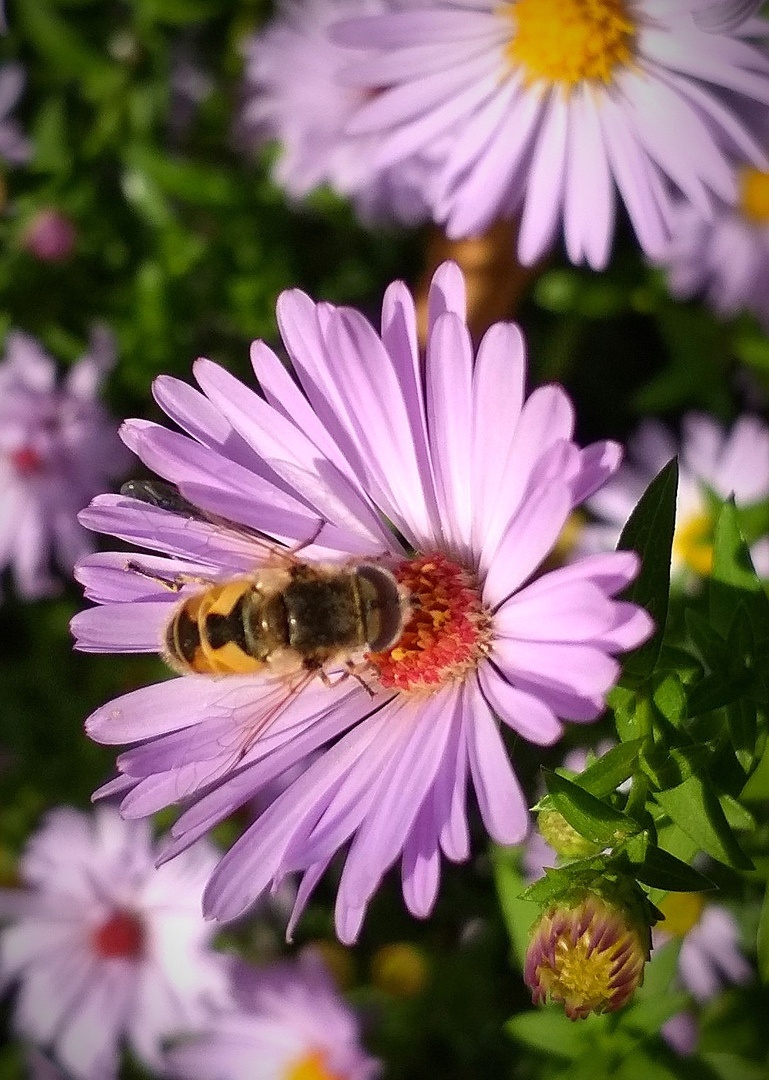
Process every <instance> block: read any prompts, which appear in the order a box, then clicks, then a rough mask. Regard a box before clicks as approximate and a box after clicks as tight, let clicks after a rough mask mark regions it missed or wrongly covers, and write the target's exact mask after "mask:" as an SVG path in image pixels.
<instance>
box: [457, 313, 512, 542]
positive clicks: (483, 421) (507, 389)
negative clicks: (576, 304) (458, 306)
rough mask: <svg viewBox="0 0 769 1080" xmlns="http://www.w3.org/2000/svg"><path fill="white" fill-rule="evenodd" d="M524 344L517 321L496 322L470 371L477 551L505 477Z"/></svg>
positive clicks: (473, 523) (485, 337) (474, 532)
mask: <svg viewBox="0 0 769 1080" xmlns="http://www.w3.org/2000/svg"><path fill="white" fill-rule="evenodd" d="M524 377H525V348H524V343H523V336H522V334H521V331H520V330H519V328H518V327H517V326H516V325H515V323H496V324H495V325H494V326H492V327H491V328H490V329H489V330H488V331H487V332H486V334H485V335H484V337H483V339H482V341H481V344H480V346H479V348H478V358H477V360H476V363H475V369H474V371H473V387H472V402H473V435H472V444H471V448H470V461H471V469H472V473H471V488H472V492H473V522H472V526H473V548H474V549H475V550H476V551H478V550H480V548H481V546H482V542H483V538H484V536H485V535H486V528H485V526H486V522H487V521H488V520H489V519H490V517H491V515H492V512H493V510H494V508H495V507H496V506H497V503H498V500H499V498H500V493H501V492H502V490H503V486H504V483H505V480H506V476H505V466H506V464H507V460H508V456H509V454H510V447H511V444H512V441H513V435H514V432H515V429H516V425H517V423H518V417H519V416H520V412H521V407H522V404H523V393H524Z"/></svg>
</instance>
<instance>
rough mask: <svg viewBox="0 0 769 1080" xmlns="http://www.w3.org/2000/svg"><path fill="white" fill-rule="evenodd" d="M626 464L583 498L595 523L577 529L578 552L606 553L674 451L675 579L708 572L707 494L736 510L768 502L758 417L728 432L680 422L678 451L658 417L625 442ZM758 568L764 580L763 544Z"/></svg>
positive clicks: (693, 419)
mask: <svg viewBox="0 0 769 1080" xmlns="http://www.w3.org/2000/svg"><path fill="white" fill-rule="evenodd" d="M628 450H629V455H628V456H629V461H628V463H627V464H624V465H623V466H622V467H621V468H620V469H619V471H618V472H617V474H616V475H615V476H614V477H613V478H612V480H611V481H610V482H609V483H608V484H606V485H605V486H604V487H603V489H602V490H601V491H599V492H597V493H596V494H595V495H593V496H592V497H591V498H590V499H589V500H588V506H589V508H590V510H592V512H593V513H594V514H595V515H596V516H597V517H598V518H599V519H600V523H599V524H595V525H588V526H586V527H585V528H584V529H583V530H582V534H581V536H580V539H579V542H578V550H581V551H583V552H584V551H605V550H611V549H612V548H613V547H614V545H615V544H616V541H617V538H618V536H619V534H620V531H621V528H622V526H623V525H624V524H625V522H626V521H627V519H628V517H629V516H630V513H631V511H632V509H633V507H634V506H635V505H636V503H637V502H638V500H639V499H640V497H641V495H642V494H643V492H644V490H645V489H646V487H647V486H648V484H649V482H650V481H651V479H652V478H653V477H654V476H655V475H656V474H657V473H658V472H659V470H660V469H661V468H662V467H663V465H666V464H667V462H668V461H670V459H671V458H672V457H674V456H675V454H680V474H679V484H678V504H677V508H676V529H675V536H674V538H673V554H672V571H673V573H674V574H682V573H688V574H692V573H693V574H695V575H707V574H709V573H710V570H711V568H712V565H713V525H714V522H713V520H712V512H711V509H710V507H709V505H708V501H707V492H708V491H711V492H713V493H714V494H715V495H717V496H718V497H719V498H722V499H725V498H728V497H729V496H730V495H732V494H733V495H734V497H735V501H736V503H737V505H738V506H750V505H751V504H753V503H757V502H761V501H763V500H764V499H767V498H769V427H767V425H766V424H765V423H764V422H763V421H762V420H759V419H758V417H755V416H742V417H740V418H739V419H738V420H737V421H736V423H735V424H734V426H733V427H732V428H731V430H730V431H729V432H726V431H725V430H724V429H723V428H722V427H721V425H720V424H719V423H718V422H717V421H716V420H714V419H713V418H712V417H710V416H706V415H702V414H698V413H690V414H689V415H687V416H685V417H684V420H683V431H682V437H681V444H680V446H679V445H678V444H677V443H676V440H675V439H674V437H673V435H672V434H671V432H670V431H668V429H667V428H665V427H664V425H662V424H661V423H659V422H658V421H656V420H644V421H643V422H642V423H641V424H640V426H639V428H638V430H637V432H636V434H635V435H634V436H633V438H632V439H631V441H630V443H629V445H628ZM751 554H752V556H753V561H754V563H755V566H756V569H757V571H758V573H759V574H761V575H762V576H769V543H767V542H766V541H760V542H759V543H757V544H754V545H753V547H752V549H751Z"/></svg>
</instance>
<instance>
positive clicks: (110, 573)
mask: <svg viewBox="0 0 769 1080" xmlns="http://www.w3.org/2000/svg"><path fill="white" fill-rule="evenodd" d="M132 561H134V560H132V559H131V557H130V555H129V554H128V552H125V551H99V552H96V554H94V555H89V556H87V558H85V559H83V560H82V561H81V562H80V563H79V564H78V565H77V566H76V567H75V580H76V581H79V582H80V584H81V585H82V586H83V591H84V593H85V596H86V597H87V598H88V599H89V600H93V601H95V602H96V603H99V604H109V603H113V602H116V603H128V602H131V601H135V600H160V599H161V598H163V599H165V600H166V602H167V603H169V604H170V605H172V606H173V605H175V604H178V603H179V600H180V598H181V597H183V596H184V595H185V589H186V591H187V592H190V591H199V590H200V585H198V586H185V588H183V589H181V590H180V591H179V592H178V593H174V594H170V593H169V590H168V586H167V585H164V584H163V582H164V581H171V580H173V579H174V578H175V577H176V576H177V575H179V574H183V575H187V576H190V577H199V578H200V579H201V580H203V581H206V580H208V581H213V580H215V579H216V578H218V577H219V576H220V575H219V574H218V573H217V572H216V571H214V570H213V569H212V568H211V567H210V566H205V565H204V564H203V563H196V562H188V561H184V560H181V559H173V560H172V559H167V558H164V557H163V556H158V555H145V554H142V556H141V559H140V561H141V566H142V569H144V570H146V571H148V572H149V573H150V574H153V573H154V574H157V575H158V577H159V578H160V579H161V580H155V579H154V578H152V577H148V576H147V574H139V573H136V572H135V571H133V570H131V569H129V568H128V564H129V563H130V562H132ZM169 610H170V609H169Z"/></svg>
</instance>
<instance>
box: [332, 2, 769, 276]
mask: <svg viewBox="0 0 769 1080" xmlns="http://www.w3.org/2000/svg"><path fill="white" fill-rule="evenodd" d="M691 8H692V4H691V0H667V2H665V3H657V2H654V0H598V2H597V3H591V4H589V5H588V4H582V3H579V4H578V3H576V2H574V0H517V2H515V3H502V4H500V3H497V0H465V2H460V3H457V2H456V0H422V2H420V3H416V4H410V5H409V6H408V8H407V9H404V10H396V11H391V12H389V13H387V14H383V15H380V16H370V17H366V18H359V19H355V20H350V21H342V22H340V24H339V25H338V26H336V27H335V28H334V30H333V35H334V38H335V40H336V41H337V42H339V43H340V44H344V45H346V46H349V47H351V49H355V50H364V51H363V55H362V56H361V55H360V53H358V54H357V55H356V53H354V52H352V51H351V52H350V61H349V63H348V66H347V69H346V72H345V77H346V80H347V81H348V83H349V85H350V86H351V87H353V88H355V89H357V90H358V91H359V92H368V93H369V94H370V95H371V100H370V101H368V102H367V103H365V104H364V105H363V106H362V107H361V108H360V109H359V110H358V112H357V113H356V115H355V116H354V117H353V119H352V120H351V122H350V124H349V125H348V128H347V130H348V132H349V133H350V134H354V135H358V136H372V137H376V139H377V141H378V148H377V151H376V153H375V154H374V158H373V162H372V167H374V168H391V167H393V166H395V165H397V164H398V163H401V164H403V163H408V162H409V161H410V160H412V158H413V156H414V155H415V154H425V152H432V153H437V151H438V149H439V147H440V149H441V157H440V160H439V162H438V164H437V165H436V168H435V170H434V177H433V180H432V182H431V184H430V186H429V198H430V204H431V208H432V212H433V216H434V217H435V219H436V220H437V221H438V222H441V223H443V224H444V225H445V227H446V230H447V232H448V235H449V236H450V237H452V238H457V237H463V236H471V235H474V234H477V233H480V232H482V231H483V230H484V229H486V228H487V227H488V226H489V225H490V224H491V223H492V222H493V221H495V220H496V219H498V218H500V217H511V216H513V215H516V214H518V213H520V214H521V223H520V230H519V239H518V255H519V258H520V259H521V261H522V262H523V263H525V264H530V263H533V262H534V261H536V260H537V259H538V258H539V257H540V256H542V255H543V254H545V253H546V252H547V250H548V249H549V248H550V246H551V245H552V243H553V242H554V240H555V238H556V235H557V233H558V232H559V231H560V228H561V226H562V227H563V233H564V238H565V242H566V250H567V253H568V256H569V258H570V259H571V260H572V262H575V263H578V262H582V261H586V262H587V263H589V265H590V266H592V267H593V268H595V269H601V268H602V267H604V266H605V265H606V263H607V261H608V258H609V252H610V248H611V242H612V236H613V232H614V217H615V209H616V208H615V202H616V195H615V187H616V189H618V191H619V195H620V197H621V200H622V202H623V203H624V205H625V208H626V209H627V212H628V214H629V216H630V219H631V221H632V224H633V227H634V229H635V232H636V235H637V237H638V240H639V243H640V244H641V247H642V248H643V250H644V251H645V252H647V253H648V254H650V255H652V256H654V255H659V254H660V253H661V252H662V250H663V249H664V246H665V244H666V241H667V239H668V238H669V236H670V234H671V232H672V230H673V227H674V224H675V217H676V214H677V212H678V208H677V203H676V200H675V199H674V197H673V190H674V189H677V190H680V191H681V193H682V194H683V196H684V198H685V199H686V200H687V201H689V202H690V203H691V204H692V205H693V206H695V207H696V208H697V209H698V210H699V211H700V212H701V213H702V214H704V215H708V214H710V213H711V211H712V207H713V203H714V198H722V199H726V200H728V199H730V198H731V197H732V196H733V195H734V192H735V178H734V174H733V170H732V168H731V164H730V155H729V154H728V153H727V152H726V150H725V145H726V144H728V145H729V146H730V147H731V146H734V147H737V148H739V150H740V152H741V153H742V154H743V155H744V156H745V157H746V158H747V159H748V160H750V161H751V162H753V163H754V164H755V165H757V166H758V167H765V164H766V158H765V157H764V155H763V151H762V149H761V148H760V147H759V146H758V145H757V144H756V142H755V140H754V139H753V137H752V135H751V133H750V131H749V129H748V127H747V126H746V125H745V124H743V123H742V121H741V120H740V119H739V117H738V116H737V114H736V112H735V111H734V110H733V108H732V107H731V106H730V105H728V104H727V102H726V101H725V96H724V95H722V94H721V93H720V91H722V90H729V91H735V92H736V93H737V94H738V95H741V97H742V98H744V99H747V100H756V101H759V102H761V103H763V104H766V103H769V59H768V58H767V57H766V56H765V55H764V54H762V53H761V52H759V51H758V49H756V48H754V47H753V46H752V45H750V44H749V43H747V42H746V41H743V40H742V39H741V37H740V35H741V34H742V33H743V31H742V29H740V31H739V32H737V31H734V33H733V34H732V36H726V35H725V34H724V33H720V34H712V33H705V32H703V31H701V30H700V29H698V27H697V26H696V24H695V22H694V19H693V18H692V11H691ZM753 29H754V30H755V27H754V28H753Z"/></svg>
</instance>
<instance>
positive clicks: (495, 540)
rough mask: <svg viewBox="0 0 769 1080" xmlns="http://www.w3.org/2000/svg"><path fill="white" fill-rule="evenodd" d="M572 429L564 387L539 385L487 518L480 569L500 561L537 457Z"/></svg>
mask: <svg viewBox="0 0 769 1080" xmlns="http://www.w3.org/2000/svg"><path fill="white" fill-rule="evenodd" d="M573 432H574V409H573V406H572V405H571V402H570V401H569V399H568V398H567V396H566V394H565V393H564V391H563V389H562V387H560V386H541V387H538V388H537V389H536V390H535V391H534V393H533V394H531V395H530V396H529V397H528V399H527V400H526V403H525V404H524V406H523V408H522V409H521V413H520V416H519V418H518V423H517V424H516V425H515V433H514V435H513V439H512V441H511V443H510V448H509V451H508V455H507V458H506V459H505V463H504V470H503V472H504V476H505V480H506V483H505V486H504V488H503V489H501V490H500V492H499V498H498V499H497V500H496V505H495V507H494V509H493V512H492V513H491V515H490V516H489V517H488V518H487V520H486V521H485V522H484V527H483V536H484V543H483V550H482V552H481V554H480V559H479V564H480V569H481V572H483V571H486V570H487V569H488V568H489V567H490V566H491V564H492V562H494V561H496V562H497V564H499V561H500V560H499V557H498V548H499V545H500V542H501V541H502V537H503V535H504V533H505V531H506V530H507V529H508V528H509V525H510V521H511V519H512V518H513V517H514V516H515V514H516V513H517V511H518V510H519V508H521V509H522V510H523V507H522V501H523V500H524V495H525V494H526V491H527V488H528V487H529V485H530V481H531V475H532V473H533V472H534V469H535V466H536V465H537V463H538V461H540V460H541V458H542V457H543V455H544V454H545V453H546V452H547V451H549V450H550V449H551V448H552V447H553V446H554V445H555V444H556V443H558V442H559V441H570V440H571V437H572V435H573ZM524 512H525V511H524Z"/></svg>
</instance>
